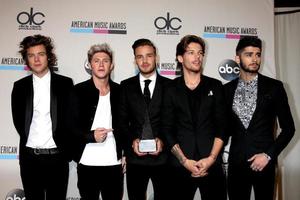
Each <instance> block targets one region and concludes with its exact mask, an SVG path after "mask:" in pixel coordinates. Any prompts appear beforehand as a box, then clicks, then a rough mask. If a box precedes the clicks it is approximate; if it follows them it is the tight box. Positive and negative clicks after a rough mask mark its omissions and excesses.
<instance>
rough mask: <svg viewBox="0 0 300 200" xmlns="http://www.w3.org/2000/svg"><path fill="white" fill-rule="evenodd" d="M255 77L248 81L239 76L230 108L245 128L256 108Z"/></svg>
mask: <svg viewBox="0 0 300 200" xmlns="http://www.w3.org/2000/svg"><path fill="white" fill-rule="evenodd" d="M257 77H258V76H255V78H254V79H253V80H251V81H248V82H247V81H244V80H242V79H241V78H240V79H239V82H238V85H237V88H236V90H235V93H234V98H233V104H232V109H233V111H234V112H235V113H236V114H237V116H238V117H239V118H240V120H241V122H242V123H243V125H244V127H245V128H246V129H247V128H248V126H249V124H250V121H251V118H252V116H253V113H254V111H255V108H256V99H257Z"/></svg>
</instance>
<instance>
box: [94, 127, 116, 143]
mask: <svg viewBox="0 0 300 200" xmlns="http://www.w3.org/2000/svg"><path fill="white" fill-rule="evenodd" d="M111 131H113V129H111V128H109V129H106V128H97V129H96V130H94V137H95V140H96V142H104V140H105V139H106V137H107V133H109V132H111Z"/></svg>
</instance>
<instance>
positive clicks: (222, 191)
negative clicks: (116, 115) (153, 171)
mask: <svg viewBox="0 0 300 200" xmlns="http://www.w3.org/2000/svg"><path fill="white" fill-rule="evenodd" d="M204 53H205V43H204V41H203V40H202V39H201V38H200V37H198V36H195V35H187V36H185V37H183V38H182V39H181V41H180V42H179V43H178V45H177V49H176V59H177V63H178V67H182V72H183V75H182V76H181V77H178V78H176V79H175V80H173V82H172V84H171V85H170V86H169V87H168V90H167V91H166V93H165V95H164V103H163V112H162V127H163V128H162V133H163V134H164V136H165V137H166V141H167V146H168V148H169V149H170V150H171V152H172V153H173V155H171V157H170V164H171V165H172V168H171V172H172V173H171V174H172V176H171V177H170V184H171V187H172V189H173V190H172V192H171V193H170V196H171V198H169V199H178V200H182V199H185V200H193V199H194V195H195V192H196V190H197V189H198V188H199V190H200V193H201V199H203V200H216V199H217V200H226V187H225V174H224V173H223V169H222V165H221V164H222V153H221V151H222V148H223V143H224V142H223V141H224V139H225V123H226V120H225V107H224V106H223V100H224V98H223V97H224V96H223V90H222V83H221V82H220V81H218V80H216V79H213V78H210V77H207V76H204V75H203V74H202V73H201V72H202V63H203V61H204Z"/></svg>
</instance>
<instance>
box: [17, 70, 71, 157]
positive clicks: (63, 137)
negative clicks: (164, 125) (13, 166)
mask: <svg viewBox="0 0 300 200" xmlns="http://www.w3.org/2000/svg"><path fill="white" fill-rule="evenodd" d="M72 87H73V81H72V79H71V78H68V77H65V76H61V75H58V74H55V73H51V81H50V88H51V89H50V90H51V94H50V98H51V99H50V104H51V105H50V113H51V120H52V134H53V139H54V141H55V144H56V146H57V147H58V149H59V150H60V151H61V152H62V153H63V154H64V156H66V158H68V159H70V156H69V153H68V150H69V147H68V143H69V142H68V138H69V137H70V136H69V132H68V131H67V129H66V120H67V112H66V106H67V105H68V99H69V98H68V95H69V94H70V91H71V89H72ZM33 92H34V91H33V81H32V75H29V76H27V77H25V78H22V79H20V80H18V81H16V82H15V83H14V87H13V90H12V94H11V108H12V117H13V122H14V125H15V127H16V129H17V132H18V134H19V135H20V152H19V153H20V160H21V159H22V158H23V153H24V150H25V147H26V143H27V139H28V135H29V129H30V124H31V120H32V115H33Z"/></svg>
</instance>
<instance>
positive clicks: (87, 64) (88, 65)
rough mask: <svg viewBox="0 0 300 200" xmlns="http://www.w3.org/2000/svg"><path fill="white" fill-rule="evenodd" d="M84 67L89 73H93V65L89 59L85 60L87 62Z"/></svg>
mask: <svg viewBox="0 0 300 200" xmlns="http://www.w3.org/2000/svg"><path fill="white" fill-rule="evenodd" d="M84 69H85V71H86V72H87V73H88V74H89V75H92V69H91V65H90V63H89V62H88V60H85V62H84Z"/></svg>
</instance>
